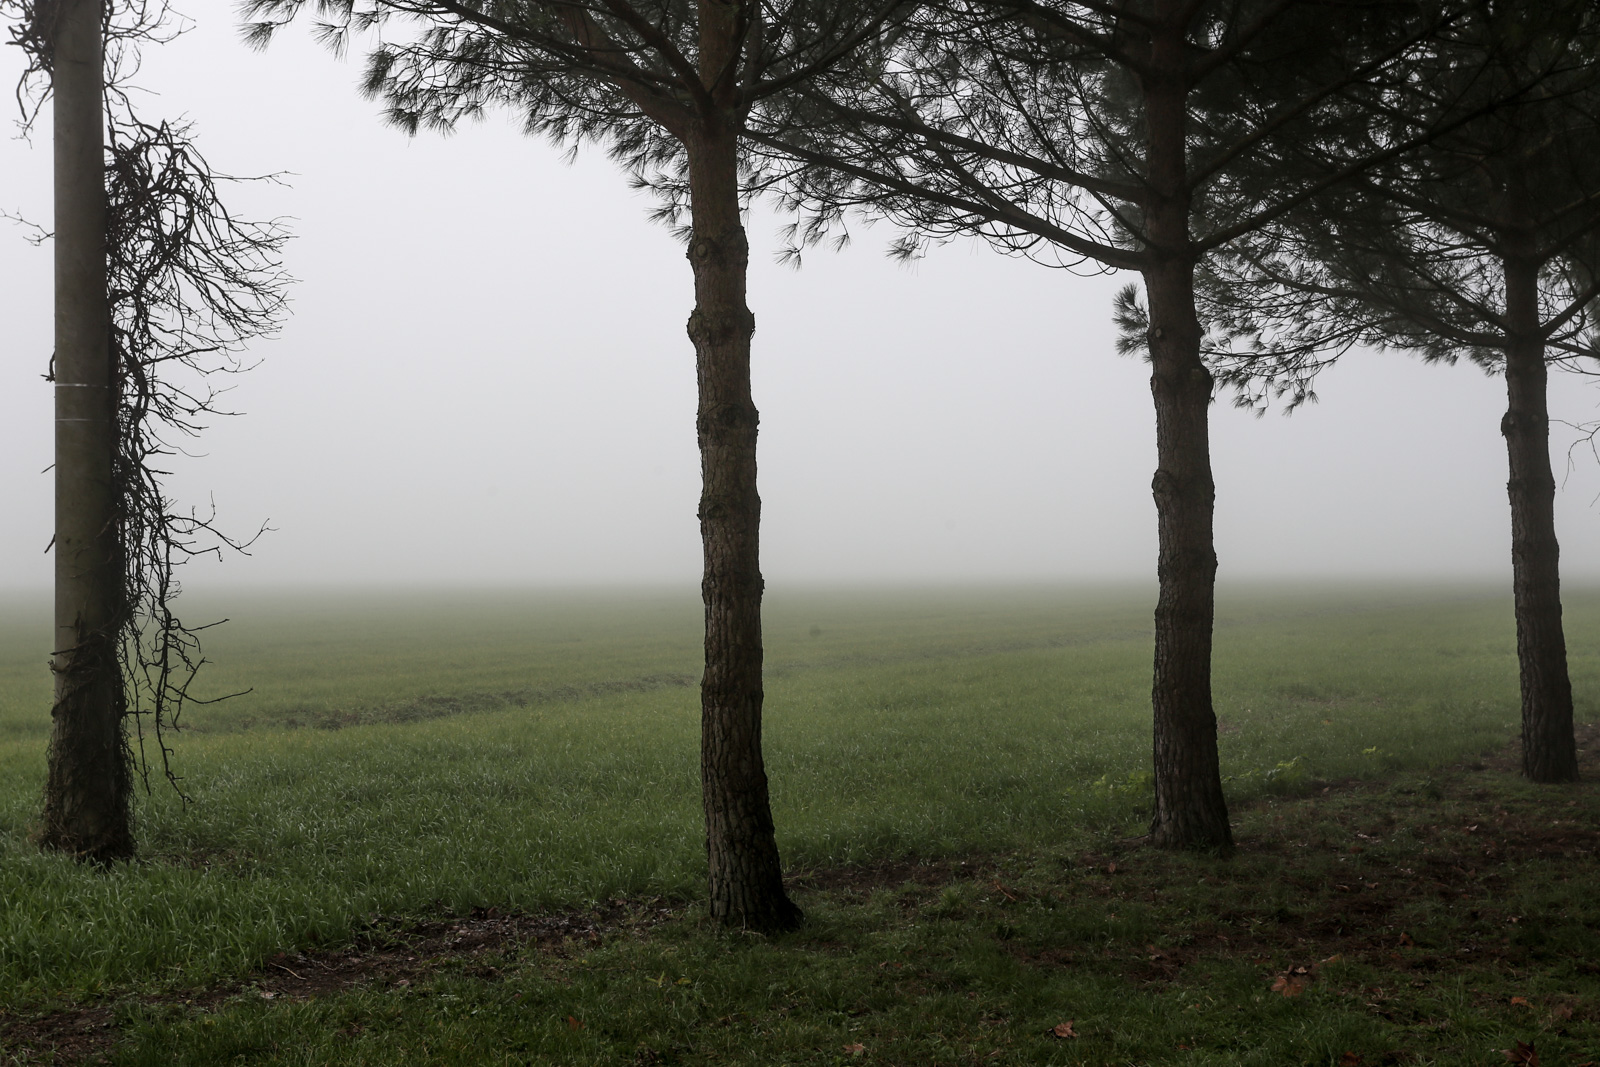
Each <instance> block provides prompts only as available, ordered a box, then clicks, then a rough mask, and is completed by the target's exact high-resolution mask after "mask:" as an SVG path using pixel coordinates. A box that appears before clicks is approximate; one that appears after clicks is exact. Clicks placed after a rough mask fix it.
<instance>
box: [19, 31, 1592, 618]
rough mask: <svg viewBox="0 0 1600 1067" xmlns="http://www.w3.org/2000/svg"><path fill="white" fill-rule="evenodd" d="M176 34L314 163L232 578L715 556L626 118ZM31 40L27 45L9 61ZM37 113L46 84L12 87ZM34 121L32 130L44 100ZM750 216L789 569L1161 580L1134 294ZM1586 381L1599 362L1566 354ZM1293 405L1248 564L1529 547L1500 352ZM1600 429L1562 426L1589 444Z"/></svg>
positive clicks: (1455, 563)
mask: <svg viewBox="0 0 1600 1067" xmlns="http://www.w3.org/2000/svg"><path fill="white" fill-rule="evenodd" d="M190 13H191V14H192V15H194V16H195V17H197V18H199V19H201V20H202V23H203V24H202V25H200V26H198V27H197V28H196V29H195V30H193V31H192V32H191V33H189V34H188V35H186V36H185V37H183V38H181V39H180V40H178V41H177V42H175V43H173V44H170V45H167V46H164V47H160V48H153V49H150V50H149V52H148V53H147V56H146V63H145V70H144V71H143V73H142V74H141V75H140V77H139V79H138V81H139V84H141V85H143V86H145V87H148V88H149V89H151V90H153V91H155V92H157V93H159V95H157V96H152V97H148V98H146V99H144V100H143V101H142V107H143V109H144V111H145V113H146V114H147V115H154V114H156V113H158V112H159V113H161V114H163V115H167V116H173V115H179V114H186V115H188V116H190V117H191V118H192V119H193V120H194V121H195V122H196V124H197V129H198V135H199V143H200V145H201V147H202V149H203V150H204V151H205V152H206V154H207V155H208V156H209V158H210V159H211V161H212V162H213V164H214V165H215V166H216V167H217V168H218V169H219V170H223V171H226V172H230V173H233V174H241V175H248V174H264V173H269V172H277V171H286V172H292V176H291V177H290V178H288V182H289V184H288V186H286V187H277V186H270V185H261V184H257V185H252V186H249V187H246V188H243V189H240V190H237V191H235V192H234V194H233V196H232V197H231V200H232V202H233V203H234V204H236V205H238V206H239V207H240V209H241V213H242V214H244V215H246V216H247V217H249V216H253V217H265V216H270V215H283V216H291V217H292V222H291V226H292V230H293V232H294V234H295V239H294V240H293V241H292V242H291V244H290V245H289V246H288V249H287V257H286V258H287V266H288V269H289V270H290V271H291V272H292V273H293V274H294V275H295V276H297V277H298V278H299V279H300V283H299V284H298V285H297V286H296V287H295V288H294V291H293V294H292V298H293V316H292V318H291V319H290V320H289V322H288V323H287V325H286V327H285V329H284V330H283V331H282V334H281V336H279V337H278V338H276V339H273V340H270V341H261V342H257V343H256V344H255V345H254V346H253V349H252V353H251V356H250V358H251V359H253V360H259V365H258V366H257V367H256V368H255V369H253V370H252V371H250V372H249V373H248V374H245V375H242V376H240V377H239V378H238V379H236V380H235V381H234V382H233V383H232V384H233V385H234V386H235V388H234V390H233V392H231V393H230V394H229V395H228V397H227V404H228V405H229V406H231V407H233V408H234V409H235V410H238V411H241V412H244V413H245V414H243V415H242V416H240V417H238V418H233V419H225V420H219V421H217V422H215V423H214V424H213V425H212V427H211V428H210V430H209V431H208V432H207V433H206V435H205V437H204V438H203V439H202V440H201V441H200V442H198V443H194V444H191V445H190V446H189V447H190V448H191V450H192V451H196V452H199V453H204V455H203V457H202V458H198V459H193V460H190V459H182V458H179V459H175V460H174V470H175V477H174V478H173V479H172V481H171V485H172V486H173V488H174V490H175V492H176V493H177V495H178V496H179V498H180V499H182V500H183V501H185V502H186V503H196V504H199V505H201V506H202V507H205V506H208V505H207V501H208V500H210V499H212V498H213V497H214V499H215V502H216V505H217V508H218V511H219V515H220V521H221V523H222V525H223V526H224V527H225V528H227V529H229V530H231V531H233V532H235V533H248V532H249V531H250V530H252V529H254V528H255V527H256V526H257V525H259V524H261V523H262V522H268V523H270V525H271V526H272V527H273V532H271V533H269V534H267V535H266V536H264V537H263V538H262V539H261V540H260V541H259V542H258V543H257V544H256V546H255V548H254V550H253V555H251V556H250V557H248V558H244V557H231V558H229V559H227V560H226V561H225V562H224V563H223V564H222V565H220V566H207V567H206V568H200V567H195V568H191V570H190V572H189V573H188V575H187V580H188V582H189V584H190V585H191V587H196V586H199V585H201V584H204V585H208V586H221V585H235V584H267V583H272V584H307V583H340V584H344V583H374V584H384V585H417V584H471V585H483V584H490V585H494V584H509V585H530V584H532V585H538V584H574V583H578V584H591V583H629V582H693V581H696V580H697V579H698V575H699V568H700V556H699V543H698V531H697V526H696V521H695V505H696V499H697V495H698V482H699V471H698V457H697V455H696V451H695V440H694V409H695V397H694V363H693V360H694V354H693V349H692V348H691V346H690V344H689V341H688V339H687V337H686V335H685V332H684V323H685V320H686V318H687V316H688V313H689V309H690V306H691V278H690V275H689V268H688V264H687V263H686V262H685V261H684V258H683V253H682V249H681V247H680V246H679V245H678V244H677V243H676V242H675V241H674V240H673V238H672V236H671V235H670V233H669V232H668V231H667V230H666V229H664V228H663V227H660V226H658V225H654V224H652V223H651V222H650V221H649V218H648V216H649V212H650V209H651V207H652V202H651V200H650V198H649V196H648V194H643V193H638V192H635V191H632V190H630V189H629V188H628V187H627V183H626V181H625V179H624V178H623V177H622V175H621V174H620V173H618V171H617V170H616V168H615V167H614V166H612V165H611V164H610V163H609V162H608V161H607V160H606V159H605V158H604V157H603V154H602V153H600V152H598V151H592V150H586V151H585V152H584V153H583V154H582V155H581V156H580V158H579V160H578V161H577V163H576V164H575V165H568V164H567V163H565V162H564V161H563V158H562V153H561V152H560V151H559V150H558V149H555V148H553V147H551V146H550V145H549V144H547V143H544V142H540V141H535V140H531V139H529V138H527V137H525V136H523V135H521V134H520V132H519V131H518V130H517V128H516V124H515V121H514V120H513V119H511V118H509V117H506V116H497V117H495V118H493V119H491V120H490V121H489V122H486V123H484V124H482V125H479V126H476V127H471V128H467V129H465V130H463V131H462V132H461V133H459V134H457V135H456V136H454V137H451V138H442V137H439V136H437V135H431V134H424V135H422V136H419V137H418V138H416V139H414V140H408V139H407V138H406V137H405V136H404V135H403V134H401V133H399V132H397V131H395V130H392V129H389V128H387V127H385V126H384V125H383V124H382V122H381V118H380V116H379V107H378V105H376V104H374V103H372V102H369V101H365V100H362V99H361V98H360V97H359V95H358V94H357V92H356V91H355V88H354V87H355V84H356V82H357V80H358V77H359V73H360V61H359V57H358V58H356V59H354V60H352V61H349V62H341V61H338V60H336V59H334V58H332V57H331V56H330V55H329V54H327V53H326V52H325V51H324V50H322V49H321V48H319V47H317V46H315V45H313V44H311V43H310V42H309V41H308V40H307V39H306V36H305V34H304V32H303V31H302V30H301V29H299V28H291V29H290V30H288V31H286V32H285V33H284V34H283V35H282V37H281V39H280V40H279V41H278V42H276V43H274V45H273V46H272V47H271V48H270V49H269V50H268V52H267V53H266V54H264V55H263V54H256V53H252V52H249V51H248V50H246V49H245V48H244V47H243V46H242V45H240V44H239V43H238V42H237V35H236V31H235V29H234V25H233V20H234V15H233V11H232V5H228V4H217V3H211V4H206V5H203V6H196V7H195V8H194V9H193V10H192V11H191V12H190ZM17 51H18V50H17V49H11V48H7V49H0V81H3V82H4V83H5V85H6V86H7V87H8V88H9V86H10V85H11V84H12V83H13V81H14V79H15V75H16V72H17V69H18V56H17V55H16V52H17ZM7 118H8V119H9V118H10V115H8V116H7ZM48 129H49V125H48V116H46V118H45V121H44V122H42V124H41V127H40V131H41V132H40V133H38V134H36V135H35V137H34V143H33V144H32V145H31V146H30V145H29V144H27V143H26V142H21V141H17V140H12V139H9V138H8V139H6V140H4V141H3V142H0V176H3V181H0V210H5V211H9V212H21V213H22V214H24V215H27V216H29V217H32V218H35V219H38V220H40V221H46V222H47V221H48V217H49V196H48V188H49V186H48V182H49V164H50V159H49V141H48V136H47V131H48ZM9 132H10V131H9V130H8V133H9ZM781 222H782V220H781V219H780V218H778V217H776V216H774V215H772V214H771V213H769V212H766V211H763V210H758V211H757V212H756V213H755V215H754V217H753V218H752V219H751V220H750V223H751V224H750V238H751V246H752V247H751V259H752V277H751V291H750V304H751V307H752V309H753V310H754V312H755V315H756V322H757V331H756V337H755V357H754V358H755V366H754V374H755V394H756V403H757V406H758V407H759V408H760V410H761V419H762V421H761V430H762V432H761V443H760V449H761V452H760V466H761V483H760V484H761V494H762V499H763V502H764V511H763V528H762V529H763V546H762V552H763V570H764V572H765V574H766V577H767V579H768V581H769V582H770V583H794V582H809V581H829V582H862V581H967V580H1006V581H1016V580H1025V581H1026V580H1077V579H1128V578H1135V579H1144V578H1149V577H1151V576H1152V575H1153V572H1154V565H1155V544H1156V538H1155V508H1154V505H1153V503H1152V502H1151V499H1150V489H1149V486H1150V476H1151V473H1152V471H1153V469H1154V463H1155V449H1154V415H1153V412H1152V408H1151V401H1150V394H1149V386H1148V380H1147V373H1146V370H1147V369H1146V367H1145V365H1144V364H1143V363H1141V362H1139V361H1138V360H1136V359H1127V358H1121V357H1118V356H1117V355H1115V353H1114V349H1113V330H1112V327H1111V325H1110V296H1111V293H1112V292H1113V291H1114V290H1115V289H1116V288H1117V287H1118V286H1119V285H1121V284H1123V282H1124V281H1125V280H1133V279H1131V278H1127V279H1124V278H1114V279H1113V278H1106V277H1097V278H1080V277H1075V276H1073V275H1071V274H1068V273H1065V272H1063V271H1060V270H1051V269H1047V268H1044V267H1041V266H1038V265H1036V264H1032V263H1029V262H1026V261H1019V260H1014V259H1007V258H1004V257H1001V256H999V255H997V254H995V253H993V252H991V251H989V250H987V249H986V248H984V247H981V246H978V245H976V244H955V245H951V246H948V247H945V248H941V249H937V250H935V251H934V252H933V253H932V254H931V255H930V256H928V257H927V258H926V259H925V260H923V261H922V262H920V263H917V264H914V265H912V266H909V267H906V266H899V265H896V264H894V263H892V262H890V261H889V260H888V259H887V258H886V257H885V256H884V255H883V246H884V244H885V243H886V242H887V240H888V238H889V236H890V231H889V228H888V227H887V226H880V227H877V228H875V229H867V228H865V227H863V226H861V225H859V224H857V225H853V227H852V229H853V230H854V232H855V235H856V241H855V243H854V245H853V246H852V247H851V248H850V249H848V250H847V251H846V252H845V253H842V254H838V255H835V254H833V253H831V252H828V251H823V250H817V251H813V252H811V253H809V254H808V255H807V256H806V260H805V265H804V267H803V269H801V270H799V271H795V270H792V269H790V268H788V267H783V266H779V265H777V264H776V263H775V261H774V255H773V254H774V253H775V252H776V251H777V249H778V248H779V247H780V241H779V240H778V238H777V236H776V231H777V229H778V227H779V225H780V224H781ZM0 293H4V294H5V295H4V297H3V298H0V299H3V305H0V306H3V309H4V310H3V315H4V318H3V322H4V334H3V337H4V342H3V346H0V352H3V354H4V358H3V359H0V375H3V379H0V491H3V494H4V497H3V499H4V501H5V505H4V507H3V508H0V560H3V564H0V586H39V585H43V584H45V583H47V582H48V580H49V559H48V557H47V556H46V555H45V554H44V547H45V545H46V544H47V543H48V541H49V539H50V514H51V505H50V492H51V481H50V476H49V475H48V474H45V473H42V472H43V471H44V469H45V468H46V467H47V466H48V465H49V463H50V441H51V436H50V424H51V390H50V387H49V386H48V385H47V384H46V383H45V382H44V381H43V379H42V377H41V375H42V373H43V372H44V370H45V366H46V362H47V360H48V357H49V351H50V341H49V332H50V311H49V307H50V304H49V300H50V264H49V249H48V247H46V248H34V247H31V246H30V245H28V244H27V243H26V242H25V240H24V233H23V231H22V230H20V229H18V228H15V227H12V226H10V225H8V224H6V223H3V222H0ZM1551 384H1552V409H1553V413H1554V415H1555V417H1557V418H1563V419H1567V420H1570V421H1573V422H1580V421H1585V420H1589V419H1593V418H1596V417H1597V416H1596V410H1595V409H1596V400H1597V399H1600V397H1597V394H1596V393H1595V392H1594V386H1592V385H1590V384H1589V383H1588V382H1586V381H1584V380H1580V379H1578V378H1575V377H1573V376H1571V375H1566V374H1556V375H1553V376H1552V380H1551ZM1319 393H1320V394H1321V396H1322V402H1321V403H1320V404H1319V405H1316V406H1313V407H1310V408H1308V409H1305V410H1302V411H1301V412H1299V413H1297V414H1295V415H1294V416H1293V417H1291V418H1287V419H1285V418H1282V417H1280V416H1279V415H1277V414H1276V413H1273V414H1269V415H1268V416H1267V417H1266V418H1264V419H1259V420H1258V419H1255V418H1253V417H1252V416H1250V415H1249V414H1248V413H1245V412H1240V411H1236V410H1233V409H1232V408H1230V407H1228V406H1227V404H1226V402H1225V401H1224V402H1222V403H1219V404H1218V405H1217V406H1216V407H1215V408H1214V409H1213V421H1212V426H1213V445H1214V454H1213V461H1214V466H1215V470H1216V477H1217V489H1218V497H1217V546H1218V553H1219V556H1220V559H1221V571H1220V576H1219V577H1220V580H1221V581H1222V582H1224V583H1226V582H1227V581H1229V580H1230V579H1238V578H1252V577H1276V576H1289V575H1305V576H1313V577H1320V578H1326V577H1337V576H1341V575H1351V576H1355V575H1362V576H1368V575H1384V576H1404V577H1415V578H1445V577H1460V576H1474V577H1504V579H1505V580H1506V582H1507V583H1508V585H1509V574H1510V559H1509V544H1510V534H1509V518H1508V511H1507V504H1506V497H1505V481H1506V473H1505V468H1506V459H1505V451H1504V447H1503V444H1502V441H1501V438H1500V436H1499V418H1500V414H1501V412H1502V411H1503V409H1504V403H1505V401H1504V391H1503V383H1502V382H1501V381H1500V380H1499V379H1491V378H1488V377H1486V376H1484V375H1483V374H1482V373H1481V372H1479V371H1477V370H1475V369H1473V368H1471V367H1469V366H1466V365H1460V366H1456V367H1453V368H1451V367H1426V366H1422V365H1421V364H1419V363H1418V362H1416V361H1414V360H1412V359H1410V358H1409V357H1406V356H1403V355H1396V354H1372V353H1360V354H1357V355H1354V356H1351V357H1349V358H1348V359H1347V361H1346V363H1345V364H1343V365H1341V366H1339V367H1337V368H1335V369H1334V370H1333V371H1332V372H1330V373H1328V374H1327V375H1326V376H1325V377H1324V379H1323V380H1322V381H1321V383H1320V385H1319ZM1573 436H1574V434H1573V433H1572V432H1571V431H1569V430H1566V429H1565V428H1563V427H1561V426H1557V427H1555V434H1554V437H1555V441H1554V443H1553V451H1554V452H1555V453H1556V459H1557V470H1558V480H1560V478H1561V472H1562V471H1563V470H1565V468H1566V463H1567V455H1566V449H1567V445H1568V443H1569V442H1570V441H1571V440H1572V438H1573ZM1597 494H1600V471H1597V464H1596V461H1595V460H1594V459H1593V457H1591V456H1589V455H1588V454H1587V453H1584V454H1582V455H1580V456H1579V458H1578V461H1577V465H1576V468H1575V469H1574V470H1573V472H1572V473H1571V475H1570V477H1568V478H1567V480H1566V482H1565V484H1564V486H1563V488H1562V489H1561V491H1560V493H1559V496H1558V502H1557V508H1558V512H1557V518H1558V529H1559V533H1560V536H1561V541H1562V548H1563V563H1564V570H1565V573H1566V574H1567V575H1568V576H1569V577H1570V578H1579V577H1594V576H1596V575H1597V574H1600V562H1597V561H1600V553H1597V551H1596V550H1597V549H1600V511H1597V510H1596V505H1595V504H1594V501H1595V498H1596V495H1597Z"/></svg>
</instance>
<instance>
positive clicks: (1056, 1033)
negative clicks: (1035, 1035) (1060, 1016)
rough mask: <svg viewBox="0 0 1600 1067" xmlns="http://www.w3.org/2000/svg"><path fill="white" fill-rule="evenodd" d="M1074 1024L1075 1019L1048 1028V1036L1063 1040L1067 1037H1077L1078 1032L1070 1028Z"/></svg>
mask: <svg viewBox="0 0 1600 1067" xmlns="http://www.w3.org/2000/svg"><path fill="white" fill-rule="evenodd" d="M1075 1022H1077V1020H1076V1019H1068V1020H1067V1021H1066V1022H1064V1023H1056V1024H1055V1025H1054V1026H1052V1027H1051V1028H1050V1035H1051V1036H1052V1037H1059V1038H1062V1039H1063V1040H1065V1039H1066V1038H1069V1037H1077V1036H1078V1032H1077V1031H1076V1030H1074V1029H1073V1028H1072V1024H1073V1023H1075Z"/></svg>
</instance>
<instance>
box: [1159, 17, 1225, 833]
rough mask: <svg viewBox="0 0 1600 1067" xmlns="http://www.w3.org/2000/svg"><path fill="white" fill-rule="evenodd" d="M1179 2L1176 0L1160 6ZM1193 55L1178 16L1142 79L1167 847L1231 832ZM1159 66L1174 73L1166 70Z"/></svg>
mask: <svg viewBox="0 0 1600 1067" xmlns="http://www.w3.org/2000/svg"><path fill="white" fill-rule="evenodd" d="M1162 6H1163V7H1165V8H1168V9H1174V10H1175V7H1176V5H1174V4H1173V3H1170V2H1169V3H1166V4H1164V5H1162ZM1185 59H1186V56H1185V51H1184V40H1183V34H1182V28H1181V26H1178V25H1177V24H1176V19H1172V20H1171V22H1170V23H1169V27H1168V30H1167V31H1166V32H1162V33H1158V34H1156V35H1155V38H1154V40H1153V42H1152V49H1151V60H1152V62H1151V68H1152V70H1153V71H1155V72H1156V73H1154V74H1152V75H1149V76H1147V77H1146V78H1145V81H1144V95H1145V107H1146V116H1147V121H1148V124H1149V127H1148V128H1149V134H1148V136H1149V142H1148V155H1147V160H1148V166H1149V178H1150V184H1151V187H1152V194H1153V195H1152V199H1151V201H1150V202H1149V203H1148V204H1147V205H1146V211H1145V224H1146V236H1147V238H1148V242H1149V247H1150V256H1151V261H1152V263H1151V266H1150V267H1149V268H1148V269H1146V270H1145V271H1144V281H1145V293H1146V296H1147V298H1148V299H1149V302H1150V336H1149V342H1150V364H1151V372H1150V391H1151V393H1152V395H1153V396H1154V399H1155V409H1156V474H1155V479H1154V481H1153V483H1152V486H1151V488H1152V491H1153V493H1154V495H1155V502H1156V513H1157V516H1158V522H1159V529H1160V558H1159V562H1158V564H1157V576H1158V578H1159V581H1160V598H1159V600H1158V601H1157V604H1156V617H1155V631H1156V633H1155V638H1156V653H1155V678H1154V682H1153V684H1152V687H1151V703H1152V705H1153V710H1154V713H1155V739H1154V747H1155V780H1156V796H1155V815H1154V818H1153V819H1152V820H1151V824H1150V837H1151V841H1152V842H1153V843H1154V844H1156V845H1158V846H1162V847H1166V848H1195V849H1218V850H1222V851H1227V850H1230V849H1231V848H1232V847H1233V833H1232V830H1231V829H1230V828H1229V825H1228V807H1227V803H1226V801H1225V800H1224V799H1223V796H1222V774H1221V769H1220V766H1219V764H1218V761H1217V717H1216V714H1215V712H1214V711H1213V709H1212V705H1211V631H1212V624H1213V621H1214V618H1215V589H1216V575H1217V555H1216V549H1215V545H1214V543H1213V537H1212V515H1213V511H1214V508H1215V500H1216V484H1215V482H1214V481H1213V480H1212V477H1211V441H1210V428H1209V425H1208V418H1209V415H1210V407H1211V385H1212V382H1211V373H1210V372H1209V371H1208V370H1207V369H1206V366H1205V363H1204V362H1203V361H1202V360H1201V358H1200V342H1201V335H1202V331H1201V328H1200V321H1199V317H1198V315H1197V313H1196V311H1195V301H1194V256H1193V253H1192V251H1191V248H1190V240H1189V212H1190V193H1189V186H1188V176H1187V167H1186V162H1185V159H1184V148H1185V132H1186V131H1185V126H1186V121H1187V117H1186V113H1185V112H1186V109H1185V96H1186V89H1185V86H1184V84H1183V82H1182V80H1181V73H1180V72H1181V71H1182V70H1183V67H1184V62H1185ZM1162 72H1171V76H1170V77H1164V76H1163V75H1162Z"/></svg>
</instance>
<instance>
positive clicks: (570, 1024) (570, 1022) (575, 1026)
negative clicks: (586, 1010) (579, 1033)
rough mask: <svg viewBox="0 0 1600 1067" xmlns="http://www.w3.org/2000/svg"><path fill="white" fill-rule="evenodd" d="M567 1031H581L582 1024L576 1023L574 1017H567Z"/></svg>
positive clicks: (575, 1017)
mask: <svg viewBox="0 0 1600 1067" xmlns="http://www.w3.org/2000/svg"><path fill="white" fill-rule="evenodd" d="M567 1029H568V1030H582V1029H583V1023H581V1022H579V1021H578V1017H577V1016H576V1015H569V1016H567Z"/></svg>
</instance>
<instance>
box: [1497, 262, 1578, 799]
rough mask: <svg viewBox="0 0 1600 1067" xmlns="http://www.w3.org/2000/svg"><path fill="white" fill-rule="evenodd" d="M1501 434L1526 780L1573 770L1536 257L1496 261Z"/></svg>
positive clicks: (1560, 776)
mask: <svg viewBox="0 0 1600 1067" xmlns="http://www.w3.org/2000/svg"><path fill="white" fill-rule="evenodd" d="M1505 281H1506V324H1507V326H1508V328H1509V329H1508V339H1509V344H1508V345H1507V348H1506V396H1507V407H1506V414H1505V418H1504V419H1502V420H1501V422H1500V432H1501V433H1502V434H1504V435H1505V439H1506V454H1507V456H1508V457H1509V459H1510V468H1511V479H1510V481H1509V482H1508V483H1507V484H1506V489H1507V492H1508V494H1509V495H1510V497H1511V570H1512V588H1513V590H1514V593H1515V599H1516V613H1517V664H1518V666H1519V668H1520V671H1521V677H1522V773H1523V774H1524V775H1526V776H1527V777H1528V778H1530V779H1532V780H1533V781H1535V782H1574V781H1577V779H1578V752H1577V744H1576V741H1575V739H1574V737H1573V732H1572V683H1571V680H1570V679H1569V677H1568V675H1567V639H1566V635H1565V633H1563V631H1562V626H1561V549H1560V546H1559V545H1558V544H1557V543H1556V524H1555V496H1556V480H1555V474H1554V472H1552V470H1551V469H1550V416H1549V409H1548V407H1547V404H1546V396H1545V386H1546V377H1547V371H1546V368H1545V362H1544V339H1543V336H1542V334H1541V333H1540V332H1539V304H1538V263H1537V262H1536V261H1534V260H1531V259H1529V260H1518V259H1514V258H1507V260H1506V261H1505Z"/></svg>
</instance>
